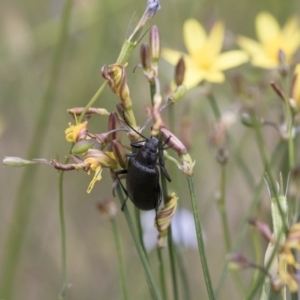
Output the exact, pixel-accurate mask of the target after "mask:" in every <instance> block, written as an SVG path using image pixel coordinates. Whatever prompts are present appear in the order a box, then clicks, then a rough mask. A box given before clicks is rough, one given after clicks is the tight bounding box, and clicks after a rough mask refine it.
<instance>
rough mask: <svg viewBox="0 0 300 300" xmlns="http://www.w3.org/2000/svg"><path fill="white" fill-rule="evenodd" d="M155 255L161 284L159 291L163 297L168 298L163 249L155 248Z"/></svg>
mask: <svg viewBox="0 0 300 300" xmlns="http://www.w3.org/2000/svg"><path fill="white" fill-rule="evenodd" d="M156 251H157V256H158V262H159V279H160V284H161V291H162V296H163V299H168V293H167V286H166V276H165V274H166V272H165V264H164V260H163V256H162V251H163V249H160V248H157V249H156Z"/></svg>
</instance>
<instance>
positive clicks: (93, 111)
mask: <svg viewBox="0 0 300 300" xmlns="http://www.w3.org/2000/svg"><path fill="white" fill-rule="evenodd" d="M84 110H85V107H74V108H70V109H67V112H68V113H69V114H71V115H72V116H74V115H76V116H80V115H81V114H82V113H83V111H84ZM85 114H86V115H89V114H96V115H101V116H108V115H109V112H108V111H107V110H106V109H105V108H96V107H90V108H89V109H88V110H87V112H86V113H85Z"/></svg>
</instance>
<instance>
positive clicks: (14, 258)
mask: <svg viewBox="0 0 300 300" xmlns="http://www.w3.org/2000/svg"><path fill="white" fill-rule="evenodd" d="M72 4H73V0H66V1H65V4H64V9H63V12H62V16H61V27H60V33H59V40H58V43H57V46H56V48H55V51H54V54H53V61H52V64H51V69H50V72H49V82H48V86H47V88H46V90H45V94H44V97H43V101H42V106H41V108H40V112H39V115H38V120H37V123H36V126H35V129H34V132H33V134H32V137H33V138H32V141H31V143H30V146H29V149H28V151H27V157H29V158H33V157H38V156H39V154H40V152H41V148H42V146H43V145H44V139H46V138H47V136H46V135H45V132H46V129H47V128H48V125H49V123H50V121H52V112H53V107H54V106H55V102H56V100H57V99H56V98H55V97H54V96H55V91H56V86H57V84H58V82H59V80H60V78H59V73H60V70H61V66H62V59H63V54H64V48H65V45H66V40H67V36H68V26H69V21H70V14H71V8H72ZM36 173H37V168H26V169H25V171H24V174H23V177H22V180H21V183H20V186H19V189H18V193H17V196H16V199H15V205H14V210H13V213H12V220H14V224H13V225H12V226H11V227H10V230H9V232H8V238H7V243H6V249H5V251H4V257H5V260H4V266H3V273H2V277H1V278H2V280H1V284H0V295H1V297H2V298H3V299H11V298H12V293H13V284H14V279H15V277H16V271H17V267H18V265H19V256H20V251H21V249H22V244H23V240H24V236H25V233H26V229H27V227H28V222H29V218H30V213H31V208H32V206H33V204H34V200H35V197H34V195H33V190H34V188H35V187H36V185H35V184H34V183H35V182H36Z"/></svg>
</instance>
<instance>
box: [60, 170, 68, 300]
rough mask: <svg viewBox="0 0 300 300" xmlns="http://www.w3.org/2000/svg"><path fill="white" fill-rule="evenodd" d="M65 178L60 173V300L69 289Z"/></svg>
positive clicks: (62, 173)
mask: <svg viewBox="0 0 300 300" xmlns="http://www.w3.org/2000/svg"><path fill="white" fill-rule="evenodd" d="M63 177H64V172H63V171H59V175H58V190H59V221H60V232H61V233H60V235H61V269H62V270H61V272H62V287H61V291H60V294H59V299H60V300H64V299H65V295H66V290H67V287H68V278H67V246H66V244H67V243H66V223H65V215H64V194H63Z"/></svg>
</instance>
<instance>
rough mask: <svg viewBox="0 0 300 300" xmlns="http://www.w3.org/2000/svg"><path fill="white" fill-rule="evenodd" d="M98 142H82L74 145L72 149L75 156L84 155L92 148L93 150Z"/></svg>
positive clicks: (90, 140)
mask: <svg viewBox="0 0 300 300" xmlns="http://www.w3.org/2000/svg"><path fill="white" fill-rule="evenodd" d="M95 143H96V141H95V140H94V139H88V140H81V141H78V142H76V143H75V144H74V146H73V148H72V153H73V154H83V153H85V152H87V151H88V150H89V149H90V148H93V147H94V145H95Z"/></svg>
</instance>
